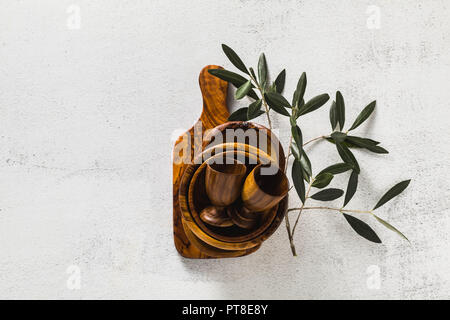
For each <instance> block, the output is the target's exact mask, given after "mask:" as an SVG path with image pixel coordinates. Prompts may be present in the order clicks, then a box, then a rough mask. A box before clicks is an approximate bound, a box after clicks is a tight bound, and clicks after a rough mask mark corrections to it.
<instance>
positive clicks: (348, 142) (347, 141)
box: [325, 136, 379, 149]
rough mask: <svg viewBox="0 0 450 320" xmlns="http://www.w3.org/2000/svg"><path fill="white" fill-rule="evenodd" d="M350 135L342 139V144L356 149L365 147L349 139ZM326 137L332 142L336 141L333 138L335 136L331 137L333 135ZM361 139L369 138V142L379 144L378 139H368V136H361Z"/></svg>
mask: <svg viewBox="0 0 450 320" xmlns="http://www.w3.org/2000/svg"><path fill="white" fill-rule="evenodd" d="M348 137H349V136H347V138H346V139H345V141H342V142H341V144H342V145H344V146H346V147H347V148H355V149H360V148H363V147H360V146H359V145H356V144H354V143H352V142H351V141H350V140H349V139H348ZM353 138H354V137H353ZM325 139H326V140H327V141H328V142H331V143H333V144H335V143H336V142H335V141H334V140H333V138H331V137H327V138H325ZM360 139H364V140H367V142H368V143H372V144H373V145H374V146H375V145H377V144H379V142H378V141H375V140H372V139H368V138H360Z"/></svg>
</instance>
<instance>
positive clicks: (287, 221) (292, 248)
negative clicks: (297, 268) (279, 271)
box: [284, 212, 297, 257]
mask: <svg viewBox="0 0 450 320" xmlns="http://www.w3.org/2000/svg"><path fill="white" fill-rule="evenodd" d="M284 219H285V220H286V230H287V233H288V238H289V243H290V244H291V251H292V255H293V256H294V257H296V256H297V251H296V250H295V245H294V237H293V235H292V232H291V223H290V222H289V212H286V216H285V218H284Z"/></svg>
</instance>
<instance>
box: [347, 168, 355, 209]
mask: <svg viewBox="0 0 450 320" xmlns="http://www.w3.org/2000/svg"><path fill="white" fill-rule="evenodd" d="M357 187H358V173H357V172H356V171H352V174H351V175H350V179H348V185H347V192H346V193H345V199H344V207H345V206H346V205H347V203H348V202H349V201H350V200H351V199H352V198H353V195H354V194H355V192H356V188H357Z"/></svg>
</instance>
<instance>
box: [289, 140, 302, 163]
mask: <svg viewBox="0 0 450 320" xmlns="http://www.w3.org/2000/svg"><path fill="white" fill-rule="evenodd" d="M291 152H292V155H293V156H294V158H295V159H296V160H298V161H300V159H301V157H302V152H301V149H299V147H298V146H297V144H296V143H295V141H293V142H292V144H291Z"/></svg>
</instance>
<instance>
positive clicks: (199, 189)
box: [180, 144, 283, 247]
mask: <svg viewBox="0 0 450 320" xmlns="http://www.w3.org/2000/svg"><path fill="white" fill-rule="evenodd" d="M235 145H236V146H238V145H239V144H235ZM218 149H219V148H218ZM249 150H252V149H249ZM238 155H244V156H245V157H246V159H252V160H254V162H258V163H259V162H260V161H261V155H262V154H261V153H260V154H259V157H258V156H257V155H256V154H255V153H252V152H244V151H242V150H233V151H226V152H219V153H217V154H214V155H213V156H212V157H210V158H209V159H211V160H213V159H214V158H215V157H219V158H220V157H223V156H226V157H230V156H234V157H237V156H238ZM199 156H201V155H199ZM264 159H265V160H267V158H266V157H264ZM246 162H248V161H246ZM250 168H251V167H250ZM205 169H206V162H203V163H202V164H191V165H189V166H188V168H187V169H186V171H185V174H184V175H183V179H182V181H181V187H180V207H181V213H182V218H183V219H185V220H188V221H193V222H195V223H196V225H197V227H198V228H197V227H196V229H195V230H193V232H194V233H195V234H197V236H199V237H200V238H201V239H203V241H205V242H208V243H211V244H212V243H216V240H219V241H223V242H246V241H251V240H258V239H259V241H261V242H262V240H261V239H263V232H265V230H266V229H267V228H268V227H269V226H270V224H271V223H272V222H273V220H274V219H275V216H276V214H277V212H278V211H277V207H273V208H272V209H271V210H270V211H269V212H267V214H266V215H264V216H263V217H262V219H261V220H260V221H259V222H260V223H259V225H258V226H257V227H256V228H254V229H253V230H251V231H245V230H233V229H231V230H226V231H225V230H223V229H218V230H217V229H216V230H212V228H209V227H208V226H206V225H205V224H204V223H203V221H202V220H201V219H200V217H199V212H200V211H201V210H202V209H203V208H204V207H206V206H208V205H210V203H209V200H208V197H207V196H206V190H205V183H204V177H205V171H206V170H205ZM250 171H251V170H250ZM250 171H249V172H250ZM186 191H187V194H186ZM279 214H283V213H281V212H279ZM238 231H240V232H238ZM209 238H214V239H209ZM209 241H212V242H209ZM244 245H245V244H244ZM224 246H225V247H228V246H226V244H224Z"/></svg>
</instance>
